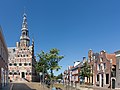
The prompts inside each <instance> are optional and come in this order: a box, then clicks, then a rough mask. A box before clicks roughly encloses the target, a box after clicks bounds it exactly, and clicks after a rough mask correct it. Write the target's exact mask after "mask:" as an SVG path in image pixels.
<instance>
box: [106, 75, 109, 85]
mask: <svg viewBox="0 0 120 90" xmlns="http://www.w3.org/2000/svg"><path fill="white" fill-rule="evenodd" d="M106 84H109V74H106Z"/></svg>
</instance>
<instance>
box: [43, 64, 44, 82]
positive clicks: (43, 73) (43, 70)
mask: <svg viewBox="0 0 120 90" xmlns="http://www.w3.org/2000/svg"><path fill="white" fill-rule="evenodd" d="M43 83H44V65H43Z"/></svg>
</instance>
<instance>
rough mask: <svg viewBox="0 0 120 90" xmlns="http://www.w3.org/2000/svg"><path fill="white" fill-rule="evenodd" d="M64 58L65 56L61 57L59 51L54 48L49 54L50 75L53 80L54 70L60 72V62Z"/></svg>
mask: <svg viewBox="0 0 120 90" xmlns="http://www.w3.org/2000/svg"><path fill="white" fill-rule="evenodd" d="M62 58H64V57H63V56H60V55H59V50H58V49H56V48H54V49H51V50H50V52H49V62H48V65H49V70H50V73H51V78H53V76H54V75H53V70H56V71H58V70H59V69H60V68H61V66H59V64H58V62H59V61H60V60H61V59H62Z"/></svg>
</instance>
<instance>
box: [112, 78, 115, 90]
mask: <svg viewBox="0 0 120 90" xmlns="http://www.w3.org/2000/svg"><path fill="white" fill-rule="evenodd" d="M112 89H115V79H112Z"/></svg>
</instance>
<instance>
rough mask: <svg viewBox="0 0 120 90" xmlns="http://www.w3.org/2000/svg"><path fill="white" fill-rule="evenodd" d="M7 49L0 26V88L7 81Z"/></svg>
mask: <svg viewBox="0 0 120 90" xmlns="http://www.w3.org/2000/svg"><path fill="white" fill-rule="evenodd" d="M7 63H8V50H7V46H6V43H5V40H4V36H3V33H2V28H1V27H0V89H1V88H2V87H4V86H5V85H6V84H7V83H8V64H7Z"/></svg>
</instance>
